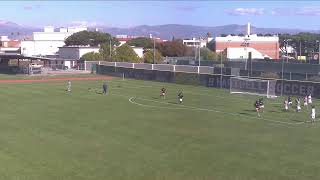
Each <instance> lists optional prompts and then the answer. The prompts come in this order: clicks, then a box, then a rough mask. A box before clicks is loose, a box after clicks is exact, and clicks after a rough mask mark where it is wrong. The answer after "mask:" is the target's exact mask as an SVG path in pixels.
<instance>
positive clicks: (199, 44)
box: [199, 37, 201, 67]
mask: <svg viewBox="0 0 320 180" xmlns="http://www.w3.org/2000/svg"><path fill="white" fill-rule="evenodd" d="M200 50H201V37H199V67H200V66H201V65H200V58H201V56H200Z"/></svg>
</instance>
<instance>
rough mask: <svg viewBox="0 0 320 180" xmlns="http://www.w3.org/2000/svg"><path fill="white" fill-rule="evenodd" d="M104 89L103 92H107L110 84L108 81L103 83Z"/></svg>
mask: <svg viewBox="0 0 320 180" xmlns="http://www.w3.org/2000/svg"><path fill="white" fill-rule="evenodd" d="M102 90H103V94H107V91H108V84H107V83H106V82H104V83H103V85H102Z"/></svg>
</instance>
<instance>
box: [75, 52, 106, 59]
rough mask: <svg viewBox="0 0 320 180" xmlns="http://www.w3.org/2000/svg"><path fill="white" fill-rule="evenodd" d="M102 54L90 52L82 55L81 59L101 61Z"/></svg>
mask: <svg viewBox="0 0 320 180" xmlns="http://www.w3.org/2000/svg"><path fill="white" fill-rule="evenodd" d="M101 59H102V56H101V54H100V53H96V52H88V53H86V54H84V55H82V56H81V58H80V61H100V60H101Z"/></svg>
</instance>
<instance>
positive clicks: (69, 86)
mask: <svg viewBox="0 0 320 180" xmlns="http://www.w3.org/2000/svg"><path fill="white" fill-rule="evenodd" d="M67 91H68V92H71V81H70V80H69V81H68V82H67Z"/></svg>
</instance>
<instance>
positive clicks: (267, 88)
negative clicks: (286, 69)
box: [230, 77, 277, 98]
mask: <svg viewBox="0 0 320 180" xmlns="http://www.w3.org/2000/svg"><path fill="white" fill-rule="evenodd" d="M276 83H277V80H262V79H249V78H241V77H231V78H230V93H231V94H235V93H238V94H250V95H258V96H266V97H267V98H275V97H277V96H276Z"/></svg>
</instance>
